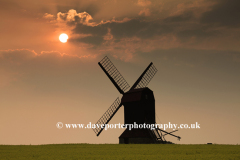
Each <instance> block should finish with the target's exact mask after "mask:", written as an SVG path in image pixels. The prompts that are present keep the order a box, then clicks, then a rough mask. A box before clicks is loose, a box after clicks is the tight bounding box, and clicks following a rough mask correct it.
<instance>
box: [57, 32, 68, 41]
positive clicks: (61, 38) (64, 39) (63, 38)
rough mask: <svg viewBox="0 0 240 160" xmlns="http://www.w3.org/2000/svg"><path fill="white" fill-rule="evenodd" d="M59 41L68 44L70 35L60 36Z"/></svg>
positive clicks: (63, 34)
mask: <svg viewBox="0 0 240 160" xmlns="http://www.w3.org/2000/svg"><path fill="white" fill-rule="evenodd" d="M59 40H60V41H61V42H62V43H66V42H67V40H68V35H67V34H65V33H62V34H61V35H60V36H59Z"/></svg>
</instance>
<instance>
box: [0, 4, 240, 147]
mask: <svg viewBox="0 0 240 160" xmlns="http://www.w3.org/2000/svg"><path fill="white" fill-rule="evenodd" d="M239 6H240V1H238V0H231V1H229V0H158V1H157V0H131V1H129V0H112V1H110V0H101V1H98V0H89V1H82V0H68V1H63V0H34V1H32V0H22V1H18V0H8V1H5V0H0V14H1V21H0V33H1V38H0V97H1V98H0V99H1V100H0V144H14V145H17V144H59V143H94V144H95V143H96V144H98V143H118V137H119V136H120V135H121V133H122V132H123V131H124V130H123V129H109V130H107V131H105V130H104V131H103V132H102V133H101V135H100V136H99V137H97V136H96V135H95V133H94V132H93V130H92V129H66V128H62V129H58V128H57V127H56V123H58V122H62V123H64V124H68V123H69V124H85V125H87V124H89V122H91V123H95V122H97V120H98V119H99V118H100V117H101V116H102V114H103V113H104V112H105V111H106V110H107V109H108V107H110V105H111V104H112V103H113V102H114V100H115V99H116V98H117V97H120V98H121V94H119V92H118V90H117V89H116V88H115V87H114V86H113V85H112V84H111V82H110V80H109V79H108V78H107V76H106V75H105V74H104V72H103V71H102V70H101V68H100V67H99V66H98V62H99V61H100V60H101V59H102V58H104V57H105V56H108V57H109V59H111V61H112V62H113V63H114V65H115V66H116V67H117V68H118V70H119V71H120V73H121V74H122V75H123V77H124V78H125V79H126V80H127V82H128V84H129V85H130V86H131V85H133V83H134V82H135V81H136V80H137V78H138V77H139V76H140V75H141V73H142V72H143V71H144V69H145V68H146V67H147V66H148V65H149V63H150V62H153V64H154V66H155V67H156V68H157V69H158V72H157V73H156V75H155V76H154V77H153V79H152V80H151V82H150V83H149V85H148V87H149V88H150V89H151V90H153V92H154V96H155V101H156V106H155V107H156V122H157V123H169V122H171V123H175V124H192V123H196V122H198V123H199V124H200V129H179V131H178V132H175V133H176V135H178V136H180V137H181V138H182V139H181V140H180V141H178V140H177V139H176V138H174V137H171V136H166V137H165V138H166V139H167V140H168V141H172V142H173V143H177V144H206V143H216V144H239V143H240V138H239V135H240V129H239V121H240V98H239V97H240V83H239V82H240V74H239V73H240V72H239V70H240V45H239V42H240V20H239V19H240V7H239ZM61 33H66V34H67V35H68V37H69V39H68V41H67V42H66V43H62V42H60V41H59V39H58V37H59V35H60V34H61ZM110 123H111V124H114V123H124V114H123V107H121V108H120V110H119V111H118V112H117V114H116V115H115V116H114V117H113V119H112V120H111V121H110ZM167 131H169V132H170V131H172V129H167Z"/></svg>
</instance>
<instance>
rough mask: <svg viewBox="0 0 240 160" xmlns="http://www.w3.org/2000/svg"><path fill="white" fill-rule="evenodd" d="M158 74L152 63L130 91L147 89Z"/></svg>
mask: <svg viewBox="0 0 240 160" xmlns="http://www.w3.org/2000/svg"><path fill="white" fill-rule="evenodd" d="M156 73H157V69H156V67H155V66H154V65H153V63H150V64H149V65H148V67H147V68H146V69H145V71H144V72H143V73H142V74H141V76H140V77H139V78H138V80H137V81H136V82H135V83H134V85H133V86H132V88H131V89H130V90H132V89H135V88H136V89H137V88H144V87H146V86H147V85H148V83H149V82H150V81H151V79H152V78H153V76H154V75H155V74H156Z"/></svg>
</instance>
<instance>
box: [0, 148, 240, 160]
mask: <svg viewBox="0 0 240 160" xmlns="http://www.w3.org/2000/svg"><path fill="white" fill-rule="evenodd" d="M0 159H1V160H3V159H51V160H54V159H56V160H60V159H137V160H139V159H207V160H209V159H217V160H220V159H240V145H177V144H53V145H0Z"/></svg>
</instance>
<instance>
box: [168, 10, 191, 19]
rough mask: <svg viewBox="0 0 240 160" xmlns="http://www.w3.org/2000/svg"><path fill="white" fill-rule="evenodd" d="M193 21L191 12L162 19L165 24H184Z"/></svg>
mask: <svg viewBox="0 0 240 160" xmlns="http://www.w3.org/2000/svg"><path fill="white" fill-rule="evenodd" d="M192 19H194V15H193V12H192V11H187V12H184V13H183V14H180V15H176V16H170V17H167V18H165V19H164V21H165V22H186V21H189V20H192Z"/></svg>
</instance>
